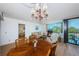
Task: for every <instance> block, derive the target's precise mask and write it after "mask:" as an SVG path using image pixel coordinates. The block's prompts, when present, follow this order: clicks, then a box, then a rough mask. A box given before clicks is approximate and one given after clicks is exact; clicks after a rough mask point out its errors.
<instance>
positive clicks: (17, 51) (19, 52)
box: [7, 40, 52, 56]
mask: <svg viewBox="0 0 79 59" xmlns="http://www.w3.org/2000/svg"><path fill="white" fill-rule="evenodd" d="M51 48H52V44H51V43H49V42H48V41H46V40H38V43H37V46H36V47H34V45H33V43H32V42H29V43H26V44H24V46H23V47H18V48H16V47H15V48H12V49H11V50H10V51H9V52H8V54H7V55H8V56H49V55H50V52H51Z"/></svg>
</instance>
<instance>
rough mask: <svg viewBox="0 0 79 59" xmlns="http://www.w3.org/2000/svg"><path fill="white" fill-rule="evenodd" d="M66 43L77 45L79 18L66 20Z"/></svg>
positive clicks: (78, 39) (78, 43) (78, 41)
mask: <svg viewBox="0 0 79 59" xmlns="http://www.w3.org/2000/svg"><path fill="white" fill-rule="evenodd" d="M68 43H72V44H77V45H79V18H76V19H70V20H68Z"/></svg>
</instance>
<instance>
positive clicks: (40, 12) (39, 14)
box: [32, 3, 48, 20]
mask: <svg viewBox="0 0 79 59" xmlns="http://www.w3.org/2000/svg"><path fill="white" fill-rule="evenodd" d="M32 17H33V18H35V19H38V20H43V19H44V18H45V19H47V17H48V12H47V5H46V4H41V3H38V4H36V5H35V7H34V8H32Z"/></svg>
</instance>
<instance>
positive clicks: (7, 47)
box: [0, 43, 15, 56]
mask: <svg viewBox="0 0 79 59" xmlns="http://www.w3.org/2000/svg"><path fill="white" fill-rule="evenodd" d="M14 47H15V43H11V44H8V45H4V46H0V55H1V56H6V55H7V53H8V52H9V50H10V49H11V48H14Z"/></svg>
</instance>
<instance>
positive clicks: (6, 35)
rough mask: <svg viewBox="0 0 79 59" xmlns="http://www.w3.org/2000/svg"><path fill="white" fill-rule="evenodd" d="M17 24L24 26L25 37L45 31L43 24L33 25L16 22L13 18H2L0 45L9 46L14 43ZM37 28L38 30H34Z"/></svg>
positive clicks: (20, 21) (16, 36) (25, 22)
mask: <svg viewBox="0 0 79 59" xmlns="http://www.w3.org/2000/svg"><path fill="white" fill-rule="evenodd" d="M18 24H25V34H26V37H27V36H29V35H31V33H32V32H43V31H44V30H45V29H43V28H44V26H43V24H39V23H35V22H34V23H33V22H28V21H23V20H17V19H13V18H8V17H4V21H1V26H0V27H1V37H0V40H1V43H0V46H1V45H5V44H9V43H12V42H14V41H15V40H16V39H17V38H18ZM36 26H38V27H39V30H35V27H36Z"/></svg>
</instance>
